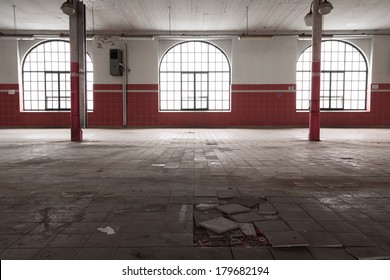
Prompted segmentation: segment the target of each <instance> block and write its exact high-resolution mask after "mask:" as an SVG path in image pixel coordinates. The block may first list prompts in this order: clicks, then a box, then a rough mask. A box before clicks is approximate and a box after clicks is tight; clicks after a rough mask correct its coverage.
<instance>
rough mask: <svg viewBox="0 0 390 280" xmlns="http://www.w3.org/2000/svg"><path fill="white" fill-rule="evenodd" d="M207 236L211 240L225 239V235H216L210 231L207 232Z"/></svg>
mask: <svg viewBox="0 0 390 280" xmlns="http://www.w3.org/2000/svg"><path fill="white" fill-rule="evenodd" d="M207 234H208V235H209V237H210V238H211V239H222V238H225V237H226V234H225V233H216V232H214V231H211V230H207Z"/></svg>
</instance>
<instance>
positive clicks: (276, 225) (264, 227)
mask: <svg viewBox="0 0 390 280" xmlns="http://www.w3.org/2000/svg"><path fill="white" fill-rule="evenodd" d="M254 224H255V226H256V228H257V229H258V230H259V231H260V232H272V231H291V228H290V227H289V226H288V225H287V224H286V223H285V222H284V221H256V222H254Z"/></svg>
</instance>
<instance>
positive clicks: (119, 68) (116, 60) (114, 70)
mask: <svg viewBox="0 0 390 280" xmlns="http://www.w3.org/2000/svg"><path fill="white" fill-rule="evenodd" d="M122 57H123V56H122V51H121V50H119V49H110V75H111V76H122V74H123V61H122Z"/></svg>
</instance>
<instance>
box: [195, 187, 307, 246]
mask: <svg viewBox="0 0 390 280" xmlns="http://www.w3.org/2000/svg"><path fill="white" fill-rule="evenodd" d="M232 193H233V192H231V191H230V190H228V191H225V192H219V193H218V197H219V198H220V199H219V202H220V203H219V204H214V203H202V204H197V205H194V220H195V226H194V235H193V236H194V246H195V247H237V246H239V247H258V246H272V247H276V248H278V247H306V246H309V242H308V241H307V240H306V239H305V238H304V237H303V236H302V235H300V234H299V233H298V232H296V231H294V230H292V229H291V228H290V227H289V226H288V225H287V224H286V223H285V222H284V221H283V220H282V219H281V218H280V217H279V215H278V211H277V210H276V209H275V207H274V206H273V204H272V203H270V202H269V201H268V200H267V198H266V197H256V196H253V197H249V196H234V197H233V198H228V197H230V196H231V194H232ZM221 197H223V198H221Z"/></svg>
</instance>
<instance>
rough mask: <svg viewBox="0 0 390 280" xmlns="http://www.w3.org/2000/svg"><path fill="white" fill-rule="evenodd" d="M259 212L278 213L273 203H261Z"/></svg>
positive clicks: (264, 213)
mask: <svg viewBox="0 0 390 280" xmlns="http://www.w3.org/2000/svg"><path fill="white" fill-rule="evenodd" d="M257 212H258V213H259V214H263V215H276V214H277V213H278V211H276V209H275V207H274V206H273V205H272V204H271V203H260V204H259V209H258V211H257Z"/></svg>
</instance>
